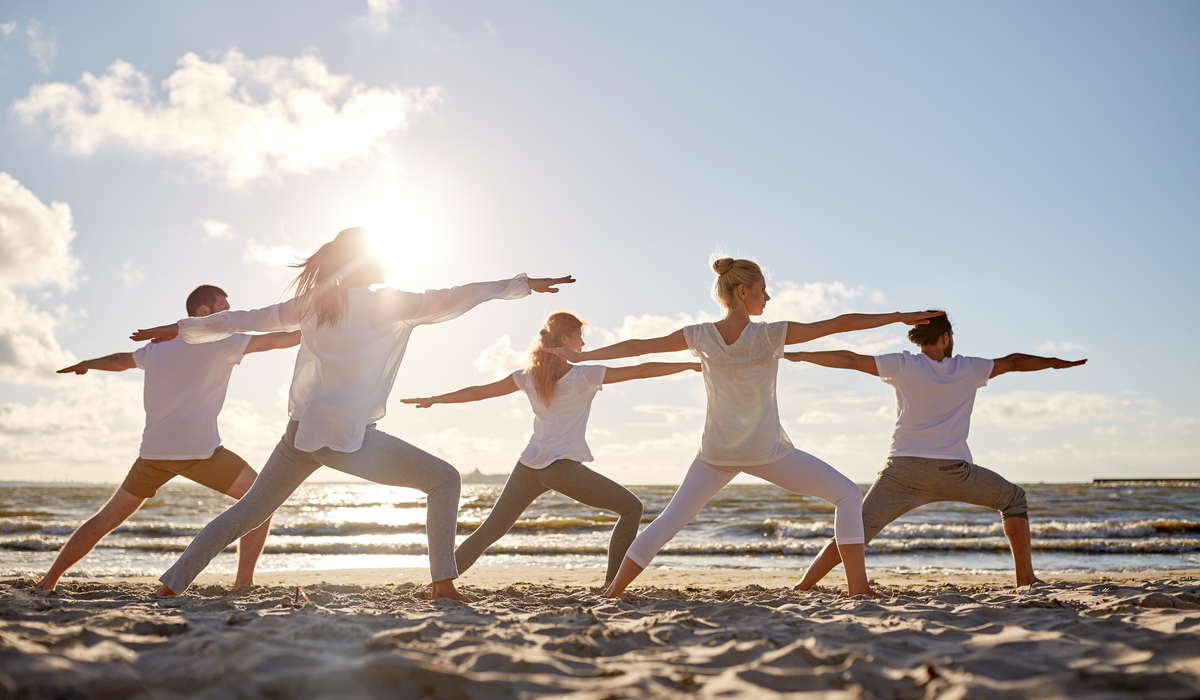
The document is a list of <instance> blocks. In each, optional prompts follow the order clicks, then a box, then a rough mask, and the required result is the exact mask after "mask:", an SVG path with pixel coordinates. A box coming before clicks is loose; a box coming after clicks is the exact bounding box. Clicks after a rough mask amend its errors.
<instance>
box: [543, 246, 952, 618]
mask: <svg viewBox="0 0 1200 700" xmlns="http://www.w3.org/2000/svg"><path fill="white" fill-rule="evenodd" d="M712 267H713V271H714V272H716V273H717V279H716V282H715V284H714V285H713V297H714V298H715V299H716V301H717V303H719V304H720V305H721V307H722V308H723V309H724V310H725V317H724V318H722V319H721V320H720V321H717V322H716V323H698V324H695V325H692V326H685V327H684V328H681V329H679V330H677V331H675V332H674V333H671V334H670V335H666V336H663V337H661V338H650V339H645V340H626V341H622V342H620V343H617V344H615V345H610V346H608V347H606V348H600V349H598V350H592V351H589V352H579V351H575V350H573V349H570V348H560V349H555V350H552V352H554V353H556V354H558V355H560V356H562V357H564V358H566V359H567V360H569V361H571V362H579V361H583V360H610V359H615V358H618V357H632V356H635V355H644V354H647V353H659V352H676V351H679V350H690V351H691V352H692V354H693V355H696V356H697V357H699V358H700V364H701V366H702V368H703V372H704V387H705V390H706V392H707V394H708V411H707V415H706V416H705V419H704V435H703V438H702V439H701V443H700V452H699V453H698V454H697V455H696V459H695V461H693V462H692V466H691V468H689V469H688V473H687V476H685V477H684V479H683V483H682V484H680V486H679V489H678V490H677V491H676V492H675V495H674V496H672V498H671V502H670V503H668V504H667V507H666V509H665V510H663V512H662V514H661V515H659V516H658V518H656V519H655V520H654V522H653V523H651V524H650V525H649V526H648V527H646V529H645V530H643V531H642V533H641V534H640V535H638V536H637V538H636V539H635V540H634V541H633V544H632V545H630V547H629V551H628V552H626V555H625V560H624V561H623V562H621V568H620V570H619V571H618V572H617V575H616V578H615V579H613V582H612V585H611V586H609V587H608V589H607V590H606V591H605V594H606V595H608V596H609V597H610V598H616V597H618V596H620V595H621V594H622V593H623V592H624V591H625V587H626V586H628V585H629V584H630V583H631V582H632V581H633V580H634V579H635V578H637V576H638V575H639V574H640V573H641V572H642V571H643V570H645V568H646V567H647V566H648V565H649V564H650V561H651V560H652V559H653V558H654V556H655V555H656V554H657V553H658V551H659V550H660V549H661V548H662V547H663V545H665V544H666V543H667V542H669V541H670V540H671V538H672V537H674V536H675V534H676V533H677V532H679V531H680V530H681V529H683V527H684V526H685V525H687V524H688V523H689V522H691V520H692V518H694V517H696V514H697V513H699V512H700V509H701V508H703V507H704V504H705V503H707V502H708V501H709V499H711V498H712V497H713V496H714V495H715V494H716V493H717V491H720V490H721V488H722V487H724V486H725V485H726V484H728V483H729V481H730V480H731V479H733V477H735V476H737V475H738V474H739V473H741V472H745V473H747V474H753V475H754V476H757V477H759V478H761V479H765V480H767V481H770V482H771V483H773V484H776V485H777V486H780V487H782V488H785V489H787V490H788V491H791V492H793V493H798V494H804V495H809V496H816V497H817V498H821V499H823V500H826V501H829V502H830V503H832V504H833V505H834V507H835V509H836V512H835V515H834V533H835V540H836V541H837V547H838V551H839V552H840V553H841V556H842V561H843V562H844V564H845V567H846V578H847V581H848V583H849V595H852V596H855V595H872V596H876V595H877V594H876V593H875V592H874V591H872V590H871V586H870V584H869V583H868V582H867V572H866V565H865V563H864V560H863V549H864V545H863V540H864V538H863V522H862V491H861V490H860V489H859V488H858V486H857V485H856V484H855V483H854V482H852V481H850V480H849V479H847V478H846V477H844V476H842V475H841V474H840V473H839V472H838V471H837V470H835V469H834V468H833V467H831V466H829V465H828V464H826V463H825V462H822V461H821V460H819V459H817V458H816V457H813V456H812V455H810V454H807V453H805V452H802V451H800V450H798V449H796V448H795V447H794V446H793V445H792V442H791V440H790V439H788V436H787V433H785V432H784V430H783V426H781V425H780V423H779V406H778V402H777V400H776V396H775V380H776V374H777V373H778V368H779V360H780V359H781V358H782V357H783V353H784V346H785V345H792V344H795V343H805V342H808V341H810V340H815V339H817V338H821V337H824V336H826V335H830V334H832V333H845V332H847V331H858V330H864V329H867V328H877V327H879V326H883V325H886V324H889V323H907V324H909V325H917V324H922V323H926V320H925V319H927V318H930V317H932V316H937V315H939V314H940V313H941V312H928V311H919V312H914V313H891V314H843V315H841V316H838V317H836V318H831V319H828V320H825V321H817V322H816V323H797V322H795V321H779V322H776V323H761V322H759V323H755V322H752V321H751V320H750V319H751V317H752V316H759V315H761V314H762V312H763V309H764V308H765V307H766V304H767V302H768V301H770V299H771V297H770V295H768V294H767V283H766V278H765V277H764V276H763V272H762V269H761V268H760V267H759V266H758V264H757V263H755V262H754V261H751V260H744V259H736V260H735V259H733V258H718V259H716V260H714V261H713V263H712Z"/></svg>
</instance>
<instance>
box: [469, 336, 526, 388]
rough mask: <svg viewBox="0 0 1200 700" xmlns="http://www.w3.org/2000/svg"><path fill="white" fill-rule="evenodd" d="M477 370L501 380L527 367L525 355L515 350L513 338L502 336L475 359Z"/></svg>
mask: <svg viewBox="0 0 1200 700" xmlns="http://www.w3.org/2000/svg"><path fill="white" fill-rule="evenodd" d="M474 365H475V369H477V370H479V371H480V372H483V373H484V374H487V375H490V376H492V377H494V378H496V379H501V378H503V377H505V376H507V375H509V374H512V373H513V372H515V371H517V370H519V369H521V368H522V367H524V366H525V353H523V352H519V351H517V350H514V349H513V345H512V338H510V337H509V336H507V335H502V336H500V337H499V338H497V339H496V342H494V343H492V344H491V345H489V346H488V347H487V348H485V349H484V351H483V352H481V353H479V357H477V358H475V362H474Z"/></svg>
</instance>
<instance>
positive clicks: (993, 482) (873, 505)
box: [862, 457, 1029, 542]
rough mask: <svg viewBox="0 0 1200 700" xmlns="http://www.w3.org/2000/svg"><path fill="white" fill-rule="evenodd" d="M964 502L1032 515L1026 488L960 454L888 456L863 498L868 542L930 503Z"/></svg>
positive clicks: (1006, 514) (1014, 514) (1008, 515)
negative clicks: (894, 521)
mask: <svg viewBox="0 0 1200 700" xmlns="http://www.w3.org/2000/svg"><path fill="white" fill-rule="evenodd" d="M938 501H959V502H962V503H970V504H972V505H976V506H983V507H984V508H991V509H992V510H998V511H1000V513H1001V514H1002V515H1003V516H1004V517H1005V518H1026V519H1028V518H1029V507H1028V505H1027V504H1026V502H1025V489H1023V488H1021V487H1020V486H1017V485H1016V484H1014V483H1012V482H1010V481H1009V480H1008V479H1005V478H1004V477H1002V476H1000V475H999V474H997V473H996V472H994V471H992V470H990V469H984V468H983V467H981V466H979V465H977V464H971V463H970V462H965V461H963V460H960V459H927V458H925V457H889V458H888V461H887V466H886V467H884V469H883V471H881V472H879V477H878V478H877V479H875V483H874V484H872V485H871V490H870V491H868V492H867V497H866V498H864V499H863V506H862V516H863V531H864V532H863V534H864V535H865V536H866V541H867V542H870V541H871V538H873V537H875V535H878V534H879V531H880V530H882V529H883V528H885V527H887V526H888V525H889V524H891V522H892V521H893V520H895V519H896V518H899V517H900V516H901V515H904V514H905V513H907V512H909V511H910V510H913V509H915V508H919V507H921V506H923V505H925V504H927V503H936V502H938Z"/></svg>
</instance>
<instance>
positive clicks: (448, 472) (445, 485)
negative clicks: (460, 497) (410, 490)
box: [429, 460, 462, 493]
mask: <svg viewBox="0 0 1200 700" xmlns="http://www.w3.org/2000/svg"><path fill="white" fill-rule="evenodd" d="M430 481H431V482H432V488H430V489H429V492H430V493H433V492H434V491H448V490H453V491H455V492H459V491H461V490H462V475H461V474H459V473H458V470H457V469H455V468H454V467H452V466H450V463H449V462H443V461H441V460H438V461H437V462H435V463H434V465H433V478H432V479H430Z"/></svg>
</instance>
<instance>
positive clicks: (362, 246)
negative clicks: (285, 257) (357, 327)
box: [288, 226, 371, 327]
mask: <svg viewBox="0 0 1200 700" xmlns="http://www.w3.org/2000/svg"><path fill="white" fill-rule="evenodd" d="M370 255H371V247H370V244H369V242H368V241H367V229H365V228H362V227H361V226H360V227H355V228H348V229H345V230H343V231H341V232H340V233H338V235H337V237H336V238H334V239H333V240H332V241H330V242H328V243H326V244H325V245H323V246H321V247H320V248H317V251H316V252H315V253H313V254H312V255H310V256H308V258H306V259H304V260H302V261H300V262H298V263H295V264H294V265H288V267H295V268H300V269H301V272H300V274H299V275H297V276H296V279H294V280H292V283H291V284H289V285H288V288H289V289H290V288H292V287H295V288H296V305H297V310H298V311H299V313H300V317H301V318H305V317H307V316H308V315H309V314H314V313H315V314H316V315H317V326H318V327H321V326H336V325H337V324H338V323H340V322H341V320H342V316H343V315H344V314H345V313H346V306H347V304H348V301H347V289H346V286H345V285H343V284H342V278H343V277H345V276H346V275H348V274H350V273H351V272H353V271H354V270H356V269H358V267H359V266H361V265H362V263H363V262H364V261H365V260H366V258H367V257H368V256H370Z"/></svg>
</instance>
